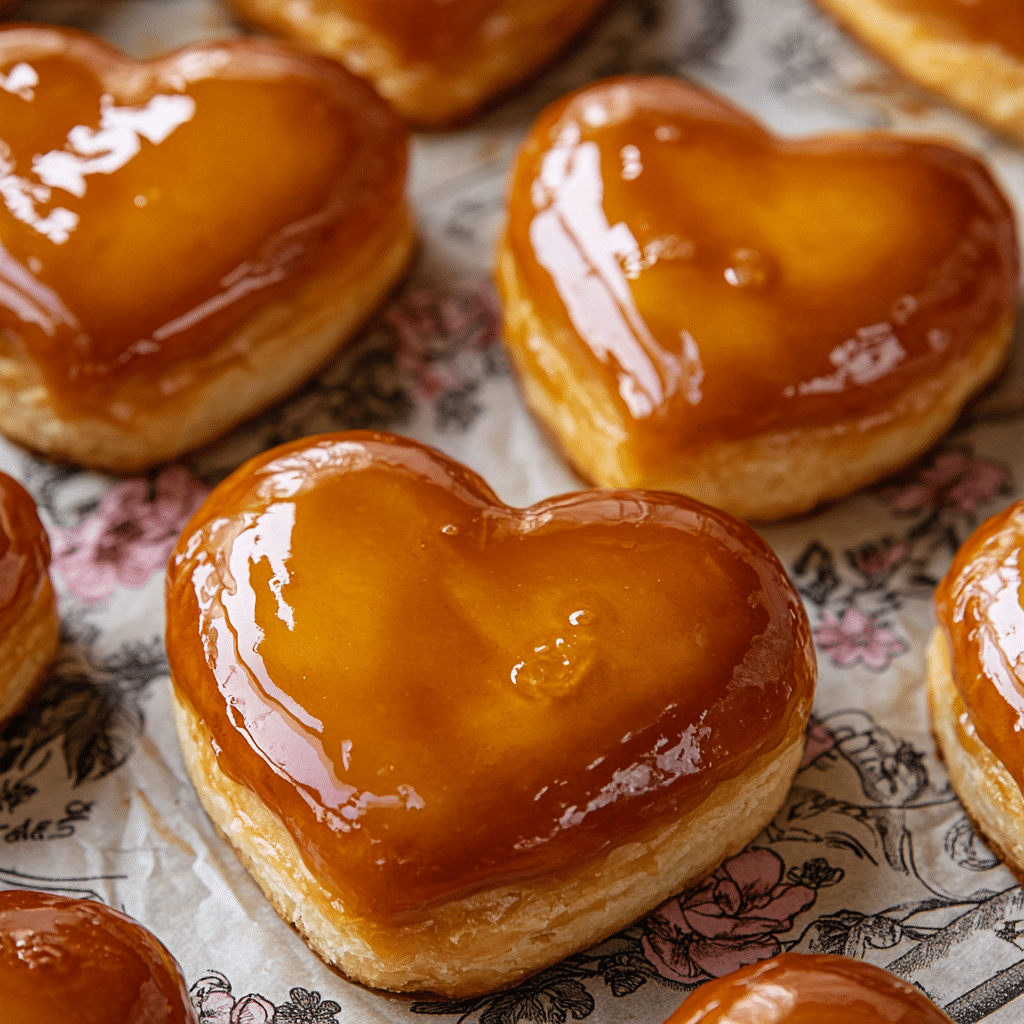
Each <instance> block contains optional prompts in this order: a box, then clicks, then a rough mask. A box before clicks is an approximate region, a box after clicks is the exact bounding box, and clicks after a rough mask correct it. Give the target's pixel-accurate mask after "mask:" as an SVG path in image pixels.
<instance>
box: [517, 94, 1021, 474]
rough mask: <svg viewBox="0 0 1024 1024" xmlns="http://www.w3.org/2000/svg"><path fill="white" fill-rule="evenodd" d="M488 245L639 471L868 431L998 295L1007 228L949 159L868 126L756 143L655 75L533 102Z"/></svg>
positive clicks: (998, 311)
mask: <svg viewBox="0 0 1024 1024" xmlns="http://www.w3.org/2000/svg"><path fill="white" fill-rule="evenodd" d="M506 241H507V243H508V246H509V248H510V250H511V252H512V255H513V257H514V259H515V260H516V263H517V269H518V272H519V274H520V275H521V278H522V287H523V290H524V291H525V292H526V293H527V294H529V295H530V297H531V299H532V301H533V302H534V303H535V304H536V308H537V310H538V313H539V315H540V317H541V318H542V319H543V320H544V321H545V322H546V323H547V324H549V325H551V327H552V332H551V333H553V334H560V336H561V337H563V338H564V339H565V341H564V347H565V353H564V354H565V355H566V358H568V359H569V360H570V361H571V362H573V363H576V364H582V365H586V366H588V367H594V368H595V371H596V372H599V373H600V374H601V375H602V378H603V379H604V380H605V382H606V386H607V388H608V391H609V393H610V394H611V395H613V396H615V400H616V403H617V405H618V406H619V407H621V414H622V417H623V419H624V420H625V422H626V423H627V429H628V430H629V433H630V439H631V443H632V444H633V445H634V446H635V449H636V452H637V461H638V464H639V465H641V466H646V467H648V468H651V469H656V468H657V467H658V466H660V465H662V464H671V463H672V462H673V461H674V460H673V458H672V456H673V455H674V454H690V453H693V452H694V451H697V450H699V449H701V448H703V447H705V446H706V445H708V444H710V443H712V442H714V441H716V440H722V441H729V440H736V439H739V438H743V437H747V436H751V435H757V434H761V433H762V432H771V431H773V430H790V429H792V430H796V429H800V428H815V427H817V428H826V429H836V430H846V429H857V428H867V427H869V426H875V425H878V424H880V423H884V422H887V421H889V420H891V419H892V418H893V417H894V415H895V413H894V409H895V408H896V407H897V405H898V399H899V397H900V396H901V394H903V393H904V392H906V391H907V390H909V389H911V388H913V387H914V386H915V385H916V384H919V382H920V381H921V379H922V378H927V377H931V376H933V375H935V374H937V373H939V372H940V371H941V370H942V369H944V368H946V367H947V366H948V365H949V364H950V363H952V362H954V361H956V360H960V359H963V358H964V357H965V355H966V354H969V353H970V352H971V349H972V346H973V345H974V344H975V341H976V339H977V338H978V336H979V334H981V333H983V332H985V331H994V330H995V329H996V327H997V325H998V324H999V323H1000V322H1001V320H1002V319H1003V318H1004V317H1005V316H1006V315H1007V314H1008V311H1009V310H1010V309H1011V307H1012V303H1013V302H1014V301H1015V296H1016V292H1017V277H1018V257H1017V248H1016V240H1015V233H1014V222H1013V216H1012V214H1011V211H1010V208H1009V206H1008V205H1007V202H1006V200H1005V199H1004V198H1003V197H1002V196H1001V194H1000V193H999V191H998V189H997V188H996V186H995V185H994V183H993V182H992V179H991V178H990V176H989V174H988V172H987V171H986V170H985V169H984V168H983V167H982V165H981V164H980V163H978V162H977V161H976V160H974V159H973V158H971V157H970V156H968V155H966V154H964V153H961V152H959V151H956V150H952V149H948V148H946V147H943V146H939V145H933V144H929V143H920V142H911V141H907V140H904V139H900V138H896V137H894V136H892V135H882V134H867V135H858V136H841V135H836V136H828V137H819V138H816V139H811V140H804V141H798V142H790V141H783V140H779V139H775V138H773V137H772V136H770V135H769V134H768V133H767V132H766V131H765V130H764V129H763V128H762V127H761V126H760V125H759V124H758V123H757V122H755V121H753V120H752V119H750V118H749V117H748V116H746V115H745V114H743V113H742V112H740V111H739V110H737V109H735V108H734V107H732V106H730V105H728V104H726V103H725V102H724V101H722V100H720V99H718V98H717V97H714V96H712V95H710V94H708V93H705V92H703V91H701V90H698V89H696V88H694V87H693V86H689V85H687V84H686V83H684V82H680V81H676V80H672V79H661V78H629V79H612V80H609V81H607V82H604V83H599V84H597V85H595V86H592V87H590V88H588V89H585V90H583V91H581V92H579V93H576V94H575V95H573V96H570V97H568V98H566V99H565V100H563V101H561V102H559V103H556V104H554V105H553V106H551V107H550V108H548V110H547V111H545V112H544V113H543V114H542V115H541V117H540V119H539V120H538V121H537V123H536V125H535V127H534V128H533V130H532V132H531V134H530V136H529V138H528V139H527V142H526V144H525V145H524V147H523V150H522V152H521V155H520V158H519V162H518V165H517V167H516V170H515V174H514V177H513V181H512V186H511V189H510V199H509V214H508V225H507V229H506ZM522 358H524V359H527V360H529V359H530V358H531V357H530V355H529V353H524V354H523V356H522Z"/></svg>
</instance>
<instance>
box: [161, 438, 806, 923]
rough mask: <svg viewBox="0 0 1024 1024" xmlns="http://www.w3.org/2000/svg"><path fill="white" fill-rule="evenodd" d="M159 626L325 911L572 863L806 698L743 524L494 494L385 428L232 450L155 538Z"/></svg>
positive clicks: (797, 636) (651, 812) (416, 909)
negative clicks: (164, 547)
mask: <svg viewBox="0 0 1024 1024" xmlns="http://www.w3.org/2000/svg"><path fill="white" fill-rule="evenodd" d="M167 648H168V652H169V657H170V663H171V670H172V677H173V679H174V683H175V687H176V688H177V690H178V693H179V696H180V697H181V698H183V699H184V700H185V701H186V702H187V703H188V704H190V705H191V706H192V707H193V709H194V710H195V711H196V712H197V714H198V715H199V716H200V717H201V718H202V719H203V720H204V721H205V724H206V726H207V727H208V728H209V729H210V731H211V732H212V734H213V737H214V742H215V751H216V754H217V757H218V762H219V765H220V767H221V769H223V771H225V772H226V773H227V774H228V775H229V776H231V777H232V778H233V779H235V780H236V781H238V782H241V783H243V784H244V785H246V786H248V787H249V788H251V789H252V790H253V791H255V793H256V794H257V795H258V796H259V797H260V798H261V799H262V800H263V801H264V802H265V803H266V804H267V805H268V806H269V807H270V809H271V810H272V811H273V812H274V813H275V814H277V815H278V817H280V818H281V820H282V821H283V823H284V824H285V826H286V827H287V828H288V830H289V831H290V832H291V834H292V836H293V837H294V838H295V840H296V842H297V844H298V846H299V847H300V849H301V850H302V853H303V856H304V857H305V859H306V861H307V863H308V865H309V867H310V868H311V870H312V871H313V873H314V874H315V875H317V877H318V878H320V879H322V880H323V881H324V884H325V885H327V886H329V887H332V888H333V890H335V891H337V892H338V893H339V894H340V895H341V898H342V899H343V901H344V904H345V908H346V912H349V913H353V912H354V913H357V914H360V915H364V916H366V917H371V918H375V919H378V920H382V921H383V920H388V921H394V922H396V923H401V922H402V921H406V920H413V919H415V918H416V917H417V916H418V915H424V914H427V913H429V908H430V906H431V905H432V904H434V903H439V902H442V901H444V900H447V899H449V898H452V897H455V896H463V895H468V894H470V893H471V892H474V891H478V890H480V889H483V888H489V887H491V886H495V885H498V884H501V883H502V882H508V881H514V880H516V879H519V878H529V877H532V876H535V875H539V874H541V873H544V872H549V871H552V870H557V869H558V868H560V867H565V866H566V865H568V864H570V863H572V864H578V863H579V862H580V861H581V860H585V858H587V857H592V856H594V855H596V854H598V853H599V852H600V851H602V850H605V849H607V848H609V847H610V846H611V845H613V844H616V843H618V842H620V841H624V840H625V839H627V838H629V837H631V836H635V835H636V834H637V833H638V832H641V831H642V830H643V829H645V828H648V827H657V826H658V825H659V824H660V823H662V822H664V821H665V820H666V819H670V818H673V817H675V816H677V815H679V814H681V813H685V812H686V811H687V810H689V809H691V808H693V807H694V806H696V805H697V804H698V803H699V802H700V801H701V799H702V797H703V796H704V795H705V794H706V793H708V792H709V790H710V789H711V787H713V786H714V785H715V784H716V783H717V782H719V781H721V780H724V779H726V778H730V777H733V776H735V775H737V774H739V773H740V772H741V771H742V770H743V769H744V767H746V766H747V765H749V764H750V763H751V762H752V761H753V760H754V759H755V758H756V757H757V756H758V755H760V754H762V753H764V752H766V751H769V750H771V749H772V748H773V747H774V746H776V745H778V744H779V743H780V742H781V741H782V739H783V737H784V736H785V735H786V733H787V729H788V728H789V726H790V724H791V722H792V720H793V716H794V715H802V716H806V715H807V713H808V711H809V708H810V702H811V697H812V691H813V685H814V674H815V673H814V662H813V653H812V651H811V647H810V641H809V633H808V626H807V621H806V616H805V613H804V611H803V608H802V605H801V604H800V602H799V600H798V598H797V597H796V595H795V593H794V591H793V589H792V587H791V585H790V584H789V582H788V580H787V579H786V576H785V573H784V571H783V570H782V568H781V566H780V565H779V563H778V561H777V560H776V559H775V557H774V555H773V554H772V553H771V551H770V550H769V549H768V547H767V546H766V545H765V544H764V543H763V542H762V541H761V540H760V538H758V537H757V535H756V534H754V533H753V532H752V531H751V530H749V529H748V528H747V527H745V526H743V525H742V524H740V523H739V522H737V521H735V520H732V519H731V518H730V517H728V516H726V515H725V514H724V513H720V512H717V511H715V510H712V509H709V508H706V507H705V506H702V505H700V504H698V503H696V502H694V501H691V500H690V499H687V498H683V497H678V496H674V495H666V494H655V493H648V492H640V491H608V492H592V493H582V494H572V495H567V496H563V497H558V498H552V499H550V500H548V501H545V502H541V503H540V504H538V505H534V506H532V507H531V508H528V509H524V510H520V509H514V508H510V507H508V506H505V505H503V504H501V503H500V502H499V501H498V499H497V498H496V497H495V496H494V494H493V492H492V491H491V490H490V489H489V488H488V487H487V485H486V484H485V483H484V482H483V481H482V480H481V479H480V478H479V477H477V476H476V475H475V474H473V473H472V472H470V471H469V470H467V469H465V468H464V467H462V466H460V465H459V464H458V463H455V462H452V461H451V460H449V459H447V458H445V457H444V456H443V455H441V454H440V453H438V452H435V451H433V450H431V449H429V448H425V447H423V446H421V445H418V444H416V443H414V442H412V441H407V440H404V439H401V438H397V437H394V436H391V435H387V434H375V433H368V432H353V433H349V434H335V435H325V436H323V437H320V438H312V439H309V438H307V439H304V440H302V441H298V442H295V443H293V444H289V445H285V446H282V447H280V448H277V449H274V450H272V451H270V452H267V453H265V454H263V455H261V456H259V457H257V458H256V459H253V460H252V461H251V462H249V463H247V464H246V465H245V466H243V467H242V468H241V469H239V470H238V471H237V472H236V473H235V474H233V475H232V476H231V477H229V478H228V479H227V480H226V481H225V482H224V483H222V484H221V485H220V486H219V487H218V488H217V489H216V490H215V491H214V492H213V493H212V494H211V495H210V497H209V498H208V499H207V501H206V503H205V504H204V505H203V507H202V508H201V509H200V510H199V512H198V513H197V514H196V516H195V518H194V519H193V520H192V522H191V523H190V525H189V526H188V527H187V528H186V530H185V531H184V533H183V535H182V538H181V540H180V541H179V543H178V546H177V548H176V551H175V553H174V555H173V556H172V559H171V563H170V568H169V575H168V586H167Z"/></svg>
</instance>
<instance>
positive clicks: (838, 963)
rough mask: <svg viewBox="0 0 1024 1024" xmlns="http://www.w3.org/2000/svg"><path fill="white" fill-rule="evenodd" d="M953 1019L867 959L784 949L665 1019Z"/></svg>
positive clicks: (912, 1023) (946, 1023)
mask: <svg viewBox="0 0 1024 1024" xmlns="http://www.w3.org/2000/svg"><path fill="white" fill-rule="evenodd" d="M740 1022H743V1024H952V1021H950V1019H949V1017H947V1016H946V1014H945V1013H943V1012H942V1010H940V1009H939V1008H938V1007H937V1006H936V1005H935V1004H934V1003H933V1002H931V1001H930V1000H929V999H928V997H927V996H926V995H925V994H924V993H923V992H922V991H921V990H920V989H919V988H917V987H916V986H915V985H911V984H910V982H908V981H904V980H903V979H902V978H899V977H897V976H896V975H895V974H891V973H890V972H889V971H887V970H885V968H883V967H876V966H875V965H874V964H873V963H870V962H869V961H867V960H857V959H855V958H854V957H852V956H838V955H835V954H832V953H811V954H808V953H782V954H781V955H779V956H775V957H772V958H771V959H769V960H761V961H758V962H755V963H750V964H746V965H744V966H743V967H741V968H740V969H739V970H737V971H733V972H732V973H731V974H725V975H723V976H722V977H720V978H712V980H711V981H709V982H708V983H707V984H705V985H701V987H700V988H699V989H697V990H696V991H695V992H693V993H692V994H691V995H689V996H688V997H687V998H686V1001H685V1002H684V1003H683V1005H682V1006H680V1007H679V1009H678V1010H676V1012H675V1013H673V1014H672V1016H671V1017H669V1018H668V1020H666V1021H665V1024H740Z"/></svg>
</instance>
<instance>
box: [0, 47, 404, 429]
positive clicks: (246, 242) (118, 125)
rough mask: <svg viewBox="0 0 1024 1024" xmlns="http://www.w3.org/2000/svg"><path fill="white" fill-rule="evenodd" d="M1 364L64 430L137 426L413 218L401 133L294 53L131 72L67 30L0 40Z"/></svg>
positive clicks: (338, 77) (338, 73)
mask: <svg viewBox="0 0 1024 1024" xmlns="http://www.w3.org/2000/svg"><path fill="white" fill-rule="evenodd" d="M0 75H2V76H3V78H2V79H0V84H2V85H3V88H0V351H7V352H14V353H17V354H21V353H24V354H25V355H27V356H28V358H29V359H30V360H31V362H32V363H33V364H34V365H35V366H36V367H38V370H39V373H40V374H41V376H42V378H43V379H44V381H45V382H46V385H47V387H48V388H49V389H50V392H51V393H52V396H53V400H54V404H55V405H56V406H57V407H58V409H59V410H60V411H61V412H62V413H63V414H65V415H76V414H89V415H99V416H103V417H106V418H110V419H114V420H129V419H130V418H131V415H132V412H133V411H134V409H136V408H140V407H146V406H151V405H152V404H153V403H160V402H165V401H169V400H173V399H174V398H175V397H176V396H177V395H178V394H179V393H180V392H181V391H182V390H183V389H185V388H187V387H188V386H189V385H190V383H192V382H193V380H194V377H195V373H196V366H197V364H198V360H200V359H208V358H210V357H211V354H213V355H216V356H217V357H218V358H221V359H223V360H225V361H227V360H239V359H244V358H245V357H246V351H245V345H244V343H239V344H238V345H237V346H236V348H235V349H232V350H230V351H223V352H218V345H219V344H221V343H222V342H223V339H224V338H225V337H226V336H227V335H228V334H230V333H231V332H232V331H234V330H236V329H237V328H238V327H239V326H240V325H242V324H243V323H244V322H245V321H246V320H247V319H249V318H251V317H252V316H253V315H254V314H255V313H256V312H257V311H258V310H259V309H260V308H261V307H262V306H264V305H265V304H267V303H268V302H270V301H272V300H282V301H286V300H287V298H288V296H289V294H290V293H291V291H293V290H294V289H295V288H296V287H297V286H298V284H299V283H300V282H302V281H304V280H305V279H306V278H307V277H308V275H309V274H310V273H311V272H312V271H313V270H314V269H316V268H317V267H318V265H319V264H320V263H321V262H322V261H323V260H325V259H328V258H330V256H331V255H332V254H335V253H338V252H343V251H344V250H345V248H346V246H350V245H352V244H354V243H355V242H356V241H357V240H361V239H362V238H364V237H365V236H366V235H367V234H369V233H370V232H371V231H372V230H373V228H374V227H375V226H376V225H377V224H378V223H379V222H381V221H383V220H384V219H385V218H386V216H387V215H388V214H389V213H390V211H391V210H392V209H393V208H394V206H395V205H396V204H397V203H399V202H400V201H401V197H402V190H403V181H404V167H405V137H404V130H403V129H402V128H401V126H400V125H399V123H398V121H397V119H396V118H395V117H394V115H393V114H392V113H391V112H390V111H389V110H388V109H387V107H386V106H385V104H384V103H383V102H382V101H381V100H379V99H378V98H377V97H376V96H375V95H374V94H373V92H372V91H371V90H370V89H369V88H368V87H367V86H365V85H364V84H363V83H361V82H359V81H357V80H356V79H354V78H353V77H352V76H350V75H348V74H347V73H346V72H345V71H344V70H342V69H340V68H339V67H338V66H337V65H335V64H334V63H333V62H329V61H324V60H321V59H320V58H316V57H313V56H311V55H308V56H307V55H305V54H301V53H300V52H299V51H296V50H293V49H291V48H288V47H285V46H283V45H279V44H274V43H269V42H256V41H252V40H238V41H233V42H228V43H220V44H208V45H203V46H194V47H189V48H187V49H185V50H182V51H179V52H177V53H175V54H171V55H169V56H166V57H163V58H160V59H159V60H156V61H153V62H150V63H148V64H139V63H136V62H135V61H132V60H130V59H128V58H126V57H124V56H122V55H121V54H119V53H118V52H116V51H114V50H112V49H111V48H110V47H109V46H108V45H107V44H105V43H103V42H101V41H99V40H96V39H94V38H92V37H89V36H86V35H83V34H81V33H75V32H71V31H69V30H62V29H56V28H28V27H14V28H10V29H7V30H4V31H0Z"/></svg>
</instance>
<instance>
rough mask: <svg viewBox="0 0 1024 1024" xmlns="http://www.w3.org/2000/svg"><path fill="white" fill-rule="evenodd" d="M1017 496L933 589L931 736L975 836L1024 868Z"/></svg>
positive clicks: (1021, 537) (1020, 505)
mask: <svg viewBox="0 0 1024 1024" xmlns="http://www.w3.org/2000/svg"><path fill="white" fill-rule="evenodd" d="M1022 553H1024V501H1018V502H1016V503H1014V504H1013V505H1011V506H1010V507H1009V508H1007V509H1006V510H1005V511H1003V512H1001V513H999V514H998V515H996V516H993V517H992V518H991V519H989V520H987V521H986V522H984V523H982V524H981V526H979V527H978V529H977V530H975V532H974V533H973V534H972V535H971V536H970V537H969V538H968V539H967V540H966V541H965V542H964V544H963V545H962V546H961V548H960V550H959V551H958V552H957V555H956V558H955V559H954V560H953V565H952V566H951V568H950V570H949V572H948V573H947V575H946V577H945V578H944V579H943V580H942V582H941V583H940V584H939V586H938V588H937V589H936V591H935V617H936V619H937V621H938V626H937V628H936V630H935V632H934V634H933V636H932V641H931V644H930V646H929V649H928V703H929V706H930V709H931V716H932V724H933V728H934V731H935V738H936V740H937V742H938V744H939V749H940V750H941V751H942V755H943V759H944V760H945V762H946V766H947V768H948V770H949V778H950V781H951V782H952V783H953V788H954V789H955V790H956V792H957V795H958V796H959V797H960V800H961V802H962V803H963V805H964V807H965V808H966V809H967V812H968V813H969V814H970V816H971V820H972V821H974V822H975V823H976V825H977V826H978V828H979V829H980V831H981V833H982V835H984V837H985V840H986V842H987V843H989V845H990V846H992V847H993V848H994V849H995V851H996V852H997V853H998V854H999V856H1000V857H1001V858H1002V859H1003V860H1004V861H1006V862H1007V864H1009V865H1010V867H1011V868H1013V870H1014V871H1015V872H1016V874H1017V875H1018V877H1020V876H1022V875H1024V751H1022V748H1021V739H1020V733H1021V725H1022V723H1024V660H1022V657H1024V574H1022V568H1021V555H1022Z"/></svg>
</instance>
